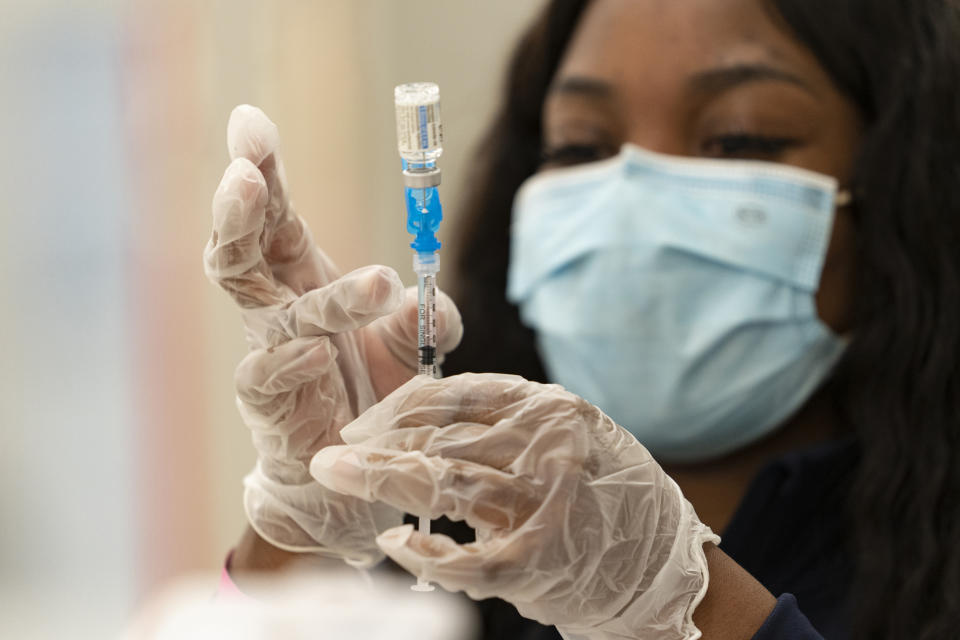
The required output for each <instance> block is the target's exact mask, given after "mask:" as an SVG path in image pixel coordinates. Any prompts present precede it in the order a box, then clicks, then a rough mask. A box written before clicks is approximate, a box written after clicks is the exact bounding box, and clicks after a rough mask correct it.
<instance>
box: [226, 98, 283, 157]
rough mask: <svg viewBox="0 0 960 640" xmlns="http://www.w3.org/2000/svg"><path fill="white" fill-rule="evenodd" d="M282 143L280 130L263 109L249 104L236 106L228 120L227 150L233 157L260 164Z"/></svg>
mask: <svg viewBox="0 0 960 640" xmlns="http://www.w3.org/2000/svg"><path fill="white" fill-rule="evenodd" d="M279 144H280V130H279V129H278V128H277V125H276V124H274V123H273V121H271V120H270V118H268V117H267V114H265V113H264V112H263V111H262V110H260V109H259V108H257V107H254V106H252V105H249V104H241V105H238V106H236V107H234V109H233V111H232V112H231V113H230V120H229V121H228V122H227V150H228V151H229V152H230V157H231V158H246V159H248V160H250V161H251V162H253V164H255V165H259V164H260V163H261V162H263V161H264V159H265V158H266V157H267V156H269V155H270V154H271V153H273V152H274V151H276V149H277V147H278V146H279Z"/></svg>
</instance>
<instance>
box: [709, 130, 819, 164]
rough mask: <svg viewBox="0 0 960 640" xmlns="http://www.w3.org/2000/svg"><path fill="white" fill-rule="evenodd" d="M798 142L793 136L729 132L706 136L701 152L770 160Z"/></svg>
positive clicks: (712, 156)
mask: <svg viewBox="0 0 960 640" xmlns="http://www.w3.org/2000/svg"><path fill="white" fill-rule="evenodd" d="M799 143H800V141H799V140H797V139H795V138H786V137H774V136H763V135H757V134H751V133H731V134H725V135H722V136H715V137H713V138H708V139H707V140H706V141H705V142H704V143H703V145H702V147H701V153H702V154H703V155H705V156H707V157H710V158H741V159H756V160H772V159H776V158H778V157H779V156H780V155H781V154H782V153H783V152H784V151H786V150H787V149H789V148H791V147H794V146H797V145H798V144H799Z"/></svg>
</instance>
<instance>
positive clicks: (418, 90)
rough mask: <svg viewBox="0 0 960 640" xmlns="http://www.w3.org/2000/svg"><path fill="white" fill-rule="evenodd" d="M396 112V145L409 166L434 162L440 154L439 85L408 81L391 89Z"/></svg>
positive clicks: (441, 148)
mask: <svg viewBox="0 0 960 640" xmlns="http://www.w3.org/2000/svg"><path fill="white" fill-rule="evenodd" d="M393 101H394V106H395V108H396V115H397V148H398V149H399V151H400V157H401V158H403V159H404V160H406V161H407V164H408V165H412V166H411V167H410V168H414V169H415V168H418V165H419V166H420V167H423V166H424V165H427V164H428V163H433V162H436V160H437V158H439V157H440V154H442V153H443V124H442V123H441V122H440V87H438V86H437V85H436V84H434V83H433V82H411V83H409V84H402V85H400V86H398V87H396V88H395V89H394V90H393Z"/></svg>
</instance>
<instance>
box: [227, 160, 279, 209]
mask: <svg viewBox="0 0 960 640" xmlns="http://www.w3.org/2000/svg"><path fill="white" fill-rule="evenodd" d="M267 195H268V194H267V181H266V180H265V179H264V177H263V174H262V173H260V170H259V169H258V168H257V167H256V165H254V164H253V163H252V162H251V161H250V160H247V159H246V158H237V159H235V160H233V161H232V162H231V163H230V164H229V165H227V169H226V170H225V171H224V172H223V178H222V179H221V180H220V186H219V187H218V188H217V192H216V194H215V196H214V200H215V201H216V200H217V199H218V197H219V198H220V199H224V198H228V199H229V198H239V199H240V200H241V201H243V202H244V203H250V204H253V205H255V206H264V205H265V204H266V201H267Z"/></svg>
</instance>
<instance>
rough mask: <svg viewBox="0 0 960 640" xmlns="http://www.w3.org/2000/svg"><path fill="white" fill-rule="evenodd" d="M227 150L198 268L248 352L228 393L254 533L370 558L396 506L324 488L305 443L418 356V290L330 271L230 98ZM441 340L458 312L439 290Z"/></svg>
mask: <svg viewBox="0 0 960 640" xmlns="http://www.w3.org/2000/svg"><path fill="white" fill-rule="evenodd" d="M227 143H228V148H229V150H230V156H231V158H232V162H231V163H230V165H229V166H228V167H227V170H226V172H225V173H224V176H223V179H222V181H221V183H220V186H219V188H218V189H217V191H216V193H215V194H214V198H213V233H212V234H211V237H210V241H209V243H208V244H207V247H206V249H205V251H204V267H205V270H206V273H207V276H208V277H209V278H210V279H211V280H212V281H213V282H215V283H217V284H218V285H220V286H221V287H222V288H223V289H225V290H226V291H227V292H228V293H229V294H230V295H231V296H232V297H233V298H234V300H235V301H236V302H237V304H238V305H239V306H240V307H241V308H242V309H243V311H242V316H243V320H244V324H245V327H246V336H247V340H248V342H249V344H250V346H251V352H250V353H249V354H248V355H247V357H246V358H245V359H244V360H243V361H242V362H241V363H240V366H239V367H238V369H237V372H236V387H237V403H238V407H239V409H240V413H241V415H242V416H243V419H244V421H245V422H246V424H247V426H248V427H250V429H251V431H252V435H253V444H254V447H255V448H256V450H257V453H258V461H257V464H256V467H255V468H254V470H253V471H252V472H251V473H250V474H249V475H248V476H247V477H246V478H245V480H244V487H245V490H244V508H245V510H246V514H247V519H248V520H249V522H250V524H251V526H252V527H253V528H254V529H255V530H256V531H257V533H258V534H259V535H260V536H261V537H263V538H264V539H266V540H267V541H268V542H270V543H271V544H273V545H275V546H277V547H279V548H282V549H287V550H292V551H313V552H318V553H322V554H325V555H330V556H334V557H341V558H345V559H347V560H348V561H349V562H351V563H352V564H357V565H362V566H367V565H370V564H373V563H374V562H376V561H378V560H379V559H380V558H382V553H381V552H380V550H379V549H378V548H377V546H376V544H375V542H374V539H375V537H376V534H377V533H379V532H380V531H383V530H384V529H386V528H388V527H390V526H393V525H396V524H399V523H400V521H401V517H402V514H401V513H400V512H399V511H398V510H396V509H395V508H393V507H388V506H386V505H383V504H379V505H378V504H370V503H368V502H365V501H363V500H358V499H355V498H351V497H348V496H343V495H340V494H336V493H333V492H331V491H329V490H327V489H326V488H325V487H323V486H320V485H318V484H317V483H315V482H314V481H313V479H312V478H311V477H310V474H309V462H310V459H311V457H312V456H313V455H314V454H315V453H316V452H317V451H319V450H320V449H321V448H322V447H324V446H327V445H330V444H338V443H340V442H342V441H341V440H340V436H339V433H338V432H339V430H340V428H341V427H343V426H344V425H345V424H347V423H348V422H350V421H351V420H353V419H354V418H355V417H357V416H358V415H359V414H360V413H361V412H362V411H364V410H365V409H366V408H367V407H369V406H370V405H372V404H373V403H374V402H376V401H377V399H379V398H380V397H382V396H383V395H385V394H386V393H389V392H390V391H392V390H393V389H394V388H396V387H397V386H398V385H399V384H401V383H402V382H404V381H406V380H407V379H409V378H410V377H411V376H412V375H413V374H414V373H415V370H416V335H417V326H416V318H417V304H416V290H415V289H413V290H408V291H406V292H404V289H403V286H402V284H401V282H400V279H399V277H398V276H397V274H396V273H395V272H394V271H393V270H391V269H389V268H387V267H379V266H375V267H366V268H363V269H359V270H357V271H354V272H352V273H349V274H347V275H345V276H341V275H340V273H339V272H338V270H337V268H336V267H335V266H334V264H333V263H332V261H331V260H330V259H329V258H328V257H327V256H326V255H325V254H324V253H323V252H322V251H320V250H319V249H317V248H316V246H315V245H314V243H313V240H312V238H311V236H310V232H309V230H308V228H307V226H306V225H305V224H304V222H303V220H302V219H300V218H299V217H298V216H297V215H296V214H295V213H294V212H293V209H292V207H291V205H290V200H289V196H288V192H287V188H286V179H285V175H284V170H283V163H282V162H281V160H280V157H279V154H278V153H277V147H278V145H279V135H278V132H277V128H276V126H275V125H274V124H273V123H272V122H271V121H270V120H269V119H268V118H267V117H266V115H264V114H263V112H262V111H260V110H259V109H256V108H255V107H250V106H246V105H242V106H239V107H237V108H236V109H234V111H233V113H232V114H231V116H230V123H229V125H228V127H227ZM437 332H438V352H439V353H441V354H443V353H447V352H449V351H450V350H451V349H453V348H454V347H455V346H456V344H457V343H458V342H459V340H460V335H461V333H462V325H461V321H460V315H459V313H458V312H457V309H456V307H455V305H454V304H453V303H452V301H451V300H450V299H449V298H448V297H446V296H445V295H442V294H441V295H439V296H438V299H437Z"/></svg>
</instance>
